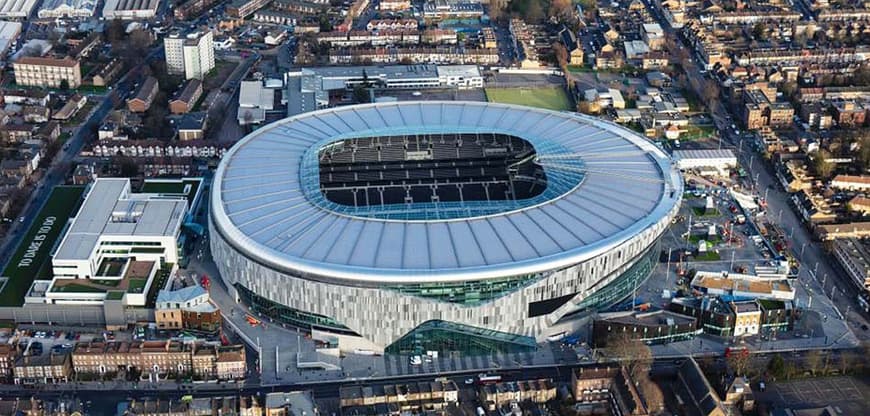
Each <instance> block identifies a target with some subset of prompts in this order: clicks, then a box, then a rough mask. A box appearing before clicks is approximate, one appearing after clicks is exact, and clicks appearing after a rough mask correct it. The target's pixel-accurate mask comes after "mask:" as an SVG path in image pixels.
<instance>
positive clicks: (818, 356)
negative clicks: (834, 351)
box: [804, 350, 823, 375]
mask: <svg viewBox="0 0 870 416" xmlns="http://www.w3.org/2000/svg"><path fill="white" fill-rule="evenodd" d="M822 359H823V357H822V353H821V352H820V351H819V350H812V351H809V352H808V353H807V355H806V357H805V358H804V364H805V365H806V368H807V370H809V371H810V372H811V373H813V375H816V373H818V372H819V370H821V369H822Z"/></svg>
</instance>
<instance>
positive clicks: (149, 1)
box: [103, 0, 160, 20]
mask: <svg viewBox="0 0 870 416" xmlns="http://www.w3.org/2000/svg"><path fill="white" fill-rule="evenodd" d="M159 5H160V0H106V5H105V6H103V17H104V18H105V19H106V20H114V19H121V20H136V19H151V18H154V16H156V15H157V6H159Z"/></svg>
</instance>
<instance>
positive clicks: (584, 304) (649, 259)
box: [561, 243, 659, 321]
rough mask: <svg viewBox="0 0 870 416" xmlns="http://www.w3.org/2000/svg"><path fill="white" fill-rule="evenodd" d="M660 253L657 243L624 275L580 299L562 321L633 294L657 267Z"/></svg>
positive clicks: (609, 304) (604, 306) (606, 305)
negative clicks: (576, 307) (576, 306)
mask: <svg viewBox="0 0 870 416" xmlns="http://www.w3.org/2000/svg"><path fill="white" fill-rule="evenodd" d="M658 253H659V244H658V243H655V244H653V245H652V246H650V248H648V249H647V251H646V252H645V253H644V254H643V255H641V256H640V258H638V259H637V262H635V263H634V264H633V265H632V266H631V267H629V269H628V270H626V271H625V272H623V273H622V275H620V276H619V277H617V278H616V279H614V280H613V281H612V282H610V283H608V284H607V285H606V286H604V287H602V288H600V289H596V290H595V291H594V292H592V294H591V295H589V296H588V297H587V298H585V299H583V300H582V301H580V304H579V305H578V309H577V311H575V312H572V313H570V314H568V315H565V316H563V317H562V319H561V321H565V320H569V319H574V318H577V317H578V315H581V314H584V313H585V312H587V311H590V310H599V309H602V308H606V307H608V306H611V305H613V304H614V303H616V302H619V301H620V300H622V299H625V298H626V297H628V296H629V295H631V292H632V291H633V290H634V289H635V288H636V287H637V286H639V285H640V284H641V283H643V281H644V280H646V278H647V277H648V276H649V274H650V272H651V271H652V269H653V267H655V263H656V260H657V259H658V256H657V255H658Z"/></svg>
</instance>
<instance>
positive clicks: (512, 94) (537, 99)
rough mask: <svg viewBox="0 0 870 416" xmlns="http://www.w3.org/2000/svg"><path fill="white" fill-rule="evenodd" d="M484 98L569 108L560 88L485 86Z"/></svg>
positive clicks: (511, 102)
mask: <svg viewBox="0 0 870 416" xmlns="http://www.w3.org/2000/svg"><path fill="white" fill-rule="evenodd" d="M486 99H487V100H488V101H490V102H494V103H505V104H519V105H527V106H529V107H538V108H546V109H548V110H557V111H562V110H570V109H571V101H570V100H569V99H568V96H567V95H566V94H565V90H563V89H562V88H487V89H486Z"/></svg>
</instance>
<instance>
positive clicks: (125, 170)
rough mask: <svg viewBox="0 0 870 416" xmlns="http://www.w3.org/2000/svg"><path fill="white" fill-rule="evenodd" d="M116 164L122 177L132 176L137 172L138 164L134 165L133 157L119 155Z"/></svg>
mask: <svg viewBox="0 0 870 416" xmlns="http://www.w3.org/2000/svg"><path fill="white" fill-rule="evenodd" d="M118 166H119V169H120V174H121V176H122V177H124V178H132V177H134V176H136V175H138V174H139V166H138V165H136V162H135V161H134V160H133V158H130V157H121V158H119V159H118Z"/></svg>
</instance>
